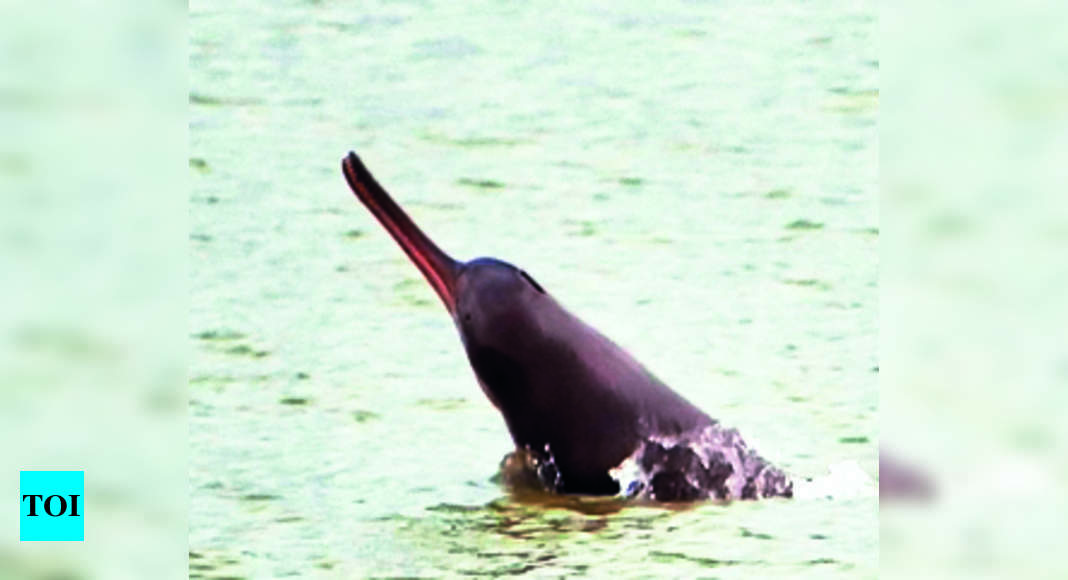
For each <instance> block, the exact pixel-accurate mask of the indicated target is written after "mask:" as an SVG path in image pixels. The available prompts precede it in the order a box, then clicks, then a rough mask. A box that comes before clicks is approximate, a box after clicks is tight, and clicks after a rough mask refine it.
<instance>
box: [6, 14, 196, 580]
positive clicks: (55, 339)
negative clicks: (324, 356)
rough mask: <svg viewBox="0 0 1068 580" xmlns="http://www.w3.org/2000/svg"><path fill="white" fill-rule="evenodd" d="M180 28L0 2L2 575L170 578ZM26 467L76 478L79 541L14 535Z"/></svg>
mask: <svg viewBox="0 0 1068 580" xmlns="http://www.w3.org/2000/svg"><path fill="white" fill-rule="evenodd" d="M185 21H186V18H185V11H184V6H181V5H177V4H175V3H173V2H166V3H159V2H138V3H133V2H118V3H116V2H100V3H91V4H90V3H84V2H45V3H40V4H24V3H18V2H2V3H0V23H2V24H0V30H2V33H0V194H2V195H0V280H2V282H0V440H2V441H3V444H2V446H0V459H2V461H0V470H2V473H0V486H2V490H3V493H2V494H0V495H3V497H5V498H8V501H9V502H10V503H8V504H6V505H5V507H4V510H3V512H4V514H5V516H4V521H3V522H2V523H0V577H4V578H153V577H163V576H168V575H169V576H171V577H176V576H180V575H183V574H184V573H185V561H186V555H185V550H184V546H185V543H186V538H187V527H186V512H187V502H186V473H187V468H186V461H185V458H186V438H187V432H186V421H185V414H186V395H185V376H186V365H187V364H188V357H187V355H186V341H185V336H184V335H185V334H186V332H185V322H186V320H187V312H188V305H189V301H188V294H187V289H188V285H187V279H188V278H187V272H186V269H185V264H186V255H187V249H186V243H187V240H188V220H187V217H186V216H187V210H186V201H185V200H186V195H187V194H186V179H187V178H186V171H187V167H186V161H185V158H186V154H185V150H186V108H185V107H186V93H187V92H188V91H187V88H186V78H185V61H186V58H185V48H184V46H185ZM32 469H42V470H80V471H85V499H86V503H85V505H84V508H85V509H84V513H85V538H86V541H85V542H84V543H20V542H19V541H18V538H19V530H18V523H17V512H16V511H15V500H16V498H17V497H18V485H19V471H20V470H32ZM161 574H162V576H161Z"/></svg>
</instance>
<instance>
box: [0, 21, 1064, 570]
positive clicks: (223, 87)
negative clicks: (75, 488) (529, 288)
mask: <svg viewBox="0 0 1068 580" xmlns="http://www.w3.org/2000/svg"><path fill="white" fill-rule="evenodd" d="M185 8H186V7H185V6H181V5H175V4H173V3H136V4H135V3H129V2H105V3H97V4H94V5H93V6H87V5H82V4H76V3H69V2H52V3H47V4H41V5H27V4H15V3H13V2H5V3H3V4H0V22H3V24H2V25H0V26H2V27H3V32H4V33H3V35H0V194H2V196H0V200H2V201H0V264H2V266H0V267H2V269H0V272H3V281H4V284H2V285H0V288H2V292H3V294H2V300H0V304H2V305H3V306H2V308H0V313H2V314H0V361H2V363H0V389H2V397H3V404H2V405H0V413H2V417H3V419H2V421H0V430H2V433H3V437H4V439H3V440H4V441H5V445H4V446H3V452H2V455H0V456H2V458H3V468H4V469H5V473H6V474H7V475H6V476H4V477H0V482H4V483H3V485H5V486H7V487H5V489H8V490H9V491H8V492H7V493H6V495H7V496H8V497H9V498H14V497H15V496H16V488H17V481H18V480H17V472H18V471H19V470H20V469H34V468H36V469H41V468H46V469H47V468H53V469H84V470H85V471H86V496H87V498H86V500H87V507H86V514H87V515H86V537H87V540H88V541H87V542H85V543H84V544H49V543H42V544H28V543H18V541H17V524H15V523H14V522H15V517H14V507H13V505H12V506H11V509H10V511H9V512H8V513H9V514H10V515H11V517H10V518H9V522H8V524H6V525H3V526H0V538H2V545H0V572H2V575H4V576H6V577H15V578H22V577H25V578H61V577H62V578H143V577H146V576H147V577H170V576H173V577H180V576H184V575H186V574H187V573H188V574H189V575H190V576H196V577H220V576H239V577H275V576H280V575H283V574H293V573H296V574H299V575H310V576H315V575H320V576H350V577H351V576H367V575H372V574H407V575H442V574H452V573H462V572H465V571H467V572H475V571H481V572H490V573H497V574H501V575H507V574H516V573H524V572H526V573H543V574H545V573H558V574H580V573H586V574H589V575H603V574H606V573H615V574H628V575H633V574H640V573H644V574H648V575H665V574H667V575H670V574H672V573H675V574H682V575H701V574H706V575H707V574H714V575H716V576H753V575H757V576H797V575H809V576H813V577H821V578H822V577H827V576H850V577H853V576H859V577H870V576H874V575H876V574H880V575H883V576H892V575H900V576H916V575H923V576H928V577H946V576H966V577H972V576H978V575H983V576H997V575H999V574H1011V575H1013V576H1029V577H1058V576H1060V575H1063V572H1064V567H1065V566H1064V564H1063V563H1061V561H1060V559H1059V558H1058V557H1057V551H1056V549H1055V548H1056V547H1057V545H1058V544H1059V541H1058V540H1059V534H1058V533H1057V532H1058V531H1059V530H1060V529H1061V527H1062V524H1061V522H1062V521H1063V520H1064V517H1065V513H1064V512H1065V510H1064V482H1065V476H1066V465H1065V458H1066V457H1068V454H1065V450H1064V444H1065V431H1064V426H1063V423H1062V422H1061V421H1059V415H1060V413H1061V410H1062V409H1064V403H1065V396H1066V395H1065V392H1066V391H1065V388H1064V387H1065V386H1066V385H1065V383H1066V382H1068V358H1066V357H1068V355H1066V353H1065V346H1064V345H1065V344H1068V341H1066V340H1065V338H1066V337H1065V332H1066V331H1065V328H1066V324H1065V323H1066V322H1068V320H1066V310H1065V307H1064V300H1063V298H1062V297H1061V295H1062V294H1063V291H1062V289H1061V287H1062V286H1063V281H1064V280H1065V274H1066V270H1068V267H1066V261H1065V258H1064V255H1065V252H1064V246H1065V244H1066V242H1068V223H1066V221H1068V220H1066V219H1065V216H1066V210H1065V206H1064V202H1063V200H1062V199H1061V196H1062V194H1063V192H1062V190H1063V186H1064V183H1065V179H1064V177H1065V175H1064V171H1065V170H1064V167H1065V164H1064V163H1063V151H1064V143H1063V140H1064V138H1065V137H1064V136H1065V135H1066V134H1068V133H1066V132H1065V130H1064V129H1065V103H1066V100H1065V95H1066V94H1068V93H1066V87H1065V84H1064V83H1065V78H1066V77H1065V75H1064V74H1063V72H1064V70H1063V69H1064V63H1065V62H1066V59H1065V57H1066V54H1065V47H1064V43H1063V42H1059V41H1057V38H1059V35H1058V34H1057V32H1058V31H1059V28H1058V27H1057V24H1058V23H1059V22H1063V18H1064V14H1063V10H1052V7H1051V6H1049V5H1047V4H1045V3H1024V4H1022V5H1014V6H1013V7H1011V8H1009V7H999V6H996V5H995V4H994V3H979V4H975V3H968V4H967V5H964V4H963V3H950V4H945V5H942V6H941V7H932V6H930V5H928V4H926V3H924V4H922V5H921V4H920V3H915V2H905V3H893V4H892V5H889V4H888V5H884V6H883V7H882V8H883V9H882V10H881V11H880V10H878V8H879V7H877V6H875V5H873V4H871V3H853V4H847V5H844V6H843V5H838V4H835V5H830V4H826V5H821V4H816V5H812V4H809V3H795V2H765V3H755V4H754V3H740V2H739V3H734V2H728V3H700V2H679V3H670V4H669V5H666V6H663V7H660V6H658V7H657V9H656V10H655V11H652V10H650V9H645V8H643V7H641V6H638V5H635V6H627V5H620V4H603V5H591V6H588V7H586V8H584V9H582V10H577V9H573V8H570V7H567V8H565V7H563V6H557V5H553V6H540V7H538V8H537V9H535V8H532V7H526V6H522V5H515V4H510V3H496V2H495V3H479V4H477V5H472V6H469V7H465V8H464V9H462V10H461V9H460V8H452V7H449V6H447V5H438V4H434V3H404V2H400V3H397V2H385V3H377V2H376V3H362V4H341V3H334V2H328V1H324V2H306V3H300V2H288V3H279V4H272V5H270V6H263V5H257V4H254V3H241V2H238V3H227V4H225V5H223V6H219V5H212V4H209V3H204V2H194V3H193V4H192V5H191V6H189V7H188V13H186V11H185ZM876 39H878V40H876ZM187 54H188V69H187V68H186V67H187V62H186V56H187ZM884 94H885V95H889V96H888V98H887V99H886V100H885V102H884V100H883V95H884ZM876 119H878V126H877V128H876ZM187 129H188V132H187ZM876 131H878V133H877V132H876ZM187 139H188V143H187V141H186V140H187ZM348 149H355V150H356V151H357V152H359V153H360V154H361V155H362V156H363V157H364V159H365V161H366V162H367V163H368V165H369V167H370V168H371V170H372V171H374V172H375V173H376V175H377V176H378V177H379V179H380V180H381V181H382V182H383V183H384V184H385V185H386V187H387V188H389V189H390V190H391V191H392V192H393V193H394V195H396V196H397V198H398V199H399V200H401V201H402V202H403V203H405V205H406V207H407V208H408V209H409V210H410V212H411V213H412V214H413V216H414V217H415V218H416V219H417V220H418V221H420V222H421V224H422V225H423V226H424V227H425V228H426V229H427V230H428V231H429V232H430V233H431V234H432V235H434V236H435V237H436V238H437V239H438V241H439V242H440V243H441V245H443V246H444V247H445V248H446V249H448V250H450V251H451V252H452V253H454V254H455V255H457V256H458V257H462V258H463V257H471V256H474V255H480V254H490V255H495V256H498V257H501V258H504V259H508V260H510V261H513V262H515V263H518V264H521V265H523V266H524V267H525V268H527V269H528V270H529V271H531V272H532V274H533V275H534V276H535V277H536V278H537V279H538V280H539V282H541V283H542V285H543V286H545V287H546V288H548V289H549V290H550V291H551V292H553V293H554V294H555V295H556V296H558V297H559V298H560V299H561V300H562V301H563V302H564V303H565V304H567V305H568V306H569V307H571V308H572V309H573V310H574V311H575V312H576V313H578V314H579V315H581V316H583V317H584V318H585V319H586V320H588V321H589V322H591V323H593V324H594V325H595V326H597V327H598V328H600V329H601V330H602V331H604V332H605V333H606V334H608V335H609V336H611V337H613V338H614V339H616V340H617V341H619V342H620V343H621V344H623V345H624V346H625V347H626V348H628V349H629V350H631V352H632V353H634V354H635V355H636V356H637V357H638V358H639V359H640V360H642V361H643V362H644V363H646V364H647V365H648V366H649V367H650V368H651V369H653V370H654V371H655V372H656V373H658V374H659V375H660V376H661V378H663V379H664V380H665V381H666V382H668V383H669V384H671V385H672V386H673V387H674V388H676V389H677V390H679V391H680V392H683V393H684V394H686V395H687V396H688V397H690V398H691V399H693V400H694V401H695V402H698V403H699V404H700V405H701V406H702V407H704V408H705V409H707V410H708V411H709V412H710V413H711V414H712V415H713V416H716V417H718V418H720V419H721V420H723V421H724V422H726V423H728V424H731V425H734V426H737V427H739V428H740V429H741V431H742V433H743V435H745V436H746V438H747V439H748V440H750V442H751V443H752V444H753V445H754V446H755V447H756V448H757V449H758V450H760V451H761V453H762V454H763V455H765V456H766V457H768V458H769V459H771V460H773V461H775V462H776V463H778V464H780V465H782V466H783V467H786V468H787V469H788V470H789V471H791V472H792V473H794V474H797V475H798V476H799V477H810V476H818V475H820V474H821V473H823V472H825V471H826V468H827V466H828V465H829V464H834V463H836V462H841V461H845V462H855V463H856V464H857V465H859V466H860V468H861V469H862V470H864V471H866V472H868V473H870V474H872V475H873V476H874V475H878V461H877V453H878V447H879V445H881V446H882V448H883V450H884V451H885V452H889V453H892V454H893V456H894V457H895V458H896V459H897V460H898V461H899V462H900V463H901V464H903V465H905V466H907V468H908V469H909V470H910V471H911V472H913V473H914V474H917V476H918V477H921V478H922V479H923V480H924V481H925V482H926V483H927V484H928V485H929V488H930V489H931V490H932V493H931V494H930V495H929V496H928V497H927V498H917V499H898V500H897V501H891V500H886V501H884V502H883V505H882V507H881V511H880V512H879V515H880V516H881V525H880V526H879V527H878V528H876V527H875V522H874V517H875V513H876V510H877V509H878V506H877V505H876V504H875V503H874V500H872V499H870V498H863V497H861V498H853V499H849V500H838V499H835V500H810V501H797V502H792V503H767V504H735V505H732V506H729V507H721V506H703V507H701V508H699V509H696V510H691V511H688V512H682V513H668V512H660V511H653V510H642V509H636V510H628V511H625V512H623V513H622V514H617V515H614V516H596V515H586V514H581V513H574V512H569V511H562V510H546V509H542V508H535V507H532V506H524V505H521V504H516V503H514V502H512V501H510V500H509V498H507V496H506V495H505V494H504V493H503V490H501V488H499V487H498V486H497V485H496V484H494V483H493V482H492V481H490V480H489V478H490V477H491V476H492V475H493V474H494V473H495V471H496V461H497V460H498V459H499V458H500V456H501V455H503V454H504V452H506V451H507V450H508V447H509V440H508V438H507V433H506V432H505V430H504V428H503V424H502V423H501V421H500V418H499V416H498V415H497V414H496V413H495V411H494V410H493V409H492V408H491V407H490V406H489V405H488V403H486V402H485V401H484V400H483V398H482V396H481V393H480V392H479V391H478V389H477V386H476V385H475V383H474V381H473V378H472V377H471V375H470V371H469V370H468V368H467V367H466V363H465V362H464V360H463V357H462V352H461V350H460V347H459V343H458V341H457V340H456V338H455V335H454V334H452V333H454V330H453V329H452V328H451V325H450V324H449V321H448V319H447V317H446V316H445V314H444V313H443V311H442V309H441V308H440V306H438V304H437V303H436V299H435V298H434V296H433V294H432V292H431V291H430V290H429V288H428V287H427V286H426V285H425V282H423V281H422V280H421V279H419V278H418V273H417V272H416V271H415V269H414V267H412V266H411V265H410V264H408V263H407V262H406V261H405V259H404V257H403V255H402V254H401V253H400V252H399V250H397V249H396V248H395V247H394V246H393V244H392V242H391V241H390V240H389V239H388V238H387V237H386V235H385V234H384V233H383V232H381V231H380V229H379V228H378V226H377V224H376V223H374V222H373V221H372V219H371V218H370V216H368V215H366V213H365V212H364V210H363V209H362V208H360V207H359V206H357V205H356V204H355V202H354V201H353V200H352V199H351V197H350V194H349V193H348V192H347V190H346V189H345V186H344V183H343V181H342V179H341V177H340V173H339V171H338V161H339V159H340V157H341V156H342V155H343V154H344V153H345V152H346V151H347V150H348ZM876 156H878V157H876ZM877 179H879V180H880V182H877V181H876V180H877ZM876 183H878V184H879V185H878V187H880V189H881V197H880V198H876V197H875V195H876V193H875V192H876V189H875V188H876V187H877V185H876ZM880 222H886V223H885V224H884V223H880ZM694 305H698V307H695V306H694ZM877 309H878V310H877ZM876 329H878V331H877V330H876ZM876 337H878V338H876ZM876 386H879V387H880V388H881V390H880V391H879V392H878V393H876V391H875V388H876ZM876 409H878V413H879V414H878V423H876V414H875V413H876ZM187 411H188V431H187ZM13 501H14V500H13V499H12V503H13ZM187 525H188V527H187ZM880 546H881V553H879V554H876V553H875V550H880ZM187 562H188V566H189V567H188V569H187ZM876 563H878V565H879V566H880V567H881V569H880V570H876V569H875V565H876ZM713 568H714V570H713ZM187 570H188V572H187Z"/></svg>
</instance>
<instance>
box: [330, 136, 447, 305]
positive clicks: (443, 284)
mask: <svg viewBox="0 0 1068 580" xmlns="http://www.w3.org/2000/svg"><path fill="white" fill-rule="evenodd" d="M341 170H342V171H343V172H344V173H345V180H346V181H348V182H349V187H351V188H352V191H353V193H355V194H356V197H358V198H360V201H362V202H363V204H364V205H365V206H367V209H368V210H370V211H371V213H372V214H374V216H375V218H377V219H378V221H379V222H381V223H382V226H383V227H385V228H386V231H388V232H389V235H391V236H393V239H394V240H397V243H398V244H400V247H401V249H402V250H404V253H405V254H408V257H409V258H411V260H412V262H414V263H415V265H416V267H418V268H419V271H420V272H422V273H423V276H425V277H426V280H427V282H429V283H430V285H431V286H432V287H433V288H434V291H435V292H437V293H438V296H440V297H441V301H442V302H444V303H445V308H446V309H448V311H449V314H452V313H453V312H455V310H456V278H457V276H459V274H460V268H461V264H460V263H459V262H457V261H456V260H453V259H452V258H451V257H449V255H448V254H446V253H445V252H443V251H441V250H440V249H439V248H438V247H437V246H436V245H435V244H434V242H432V241H430V238H428V237H427V236H426V234H424V233H423V232H422V230H420V229H419V227H418V226H416V225H415V223H414V222H413V221H412V219H411V218H409V217H408V214H406V213H404V210H402V209H401V208H400V206H399V205H397V202H395V201H393V198H391V197H390V196H389V194H388V193H386V190H385V189H382V186H381V185H378V182H377V181H375V178H374V177H372V176H371V172H370V171H367V168H366V167H364V164H363V162H362V161H360V158H359V157H357V156H356V154H355V153H353V152H351V151H350V152H349V154H348V156H347V157H345V159H343V160H342V161H341Z"/></svg>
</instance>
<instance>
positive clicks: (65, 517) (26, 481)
mask: <svg viewBox="0 0 1068 580" xmlns="http://www.w3.org/2000/svg"><path fill="white" fill-rule="evenodd" d="M19 500H20V505H21V507H20V509H19V514H20V515H19V539H20V540H21V541H23V542H49V541H53V542H56V541H58V542H81V541H84V540H85V472H84V471H20V472H19Z"/></svg>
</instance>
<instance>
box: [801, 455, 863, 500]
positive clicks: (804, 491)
mask: <svg viewBox="0 0 1068 580" xmlns="http://www.w3.org/2000/svg"><path fill="white" fill-rule="evenodd" d="M878 494H879V486H878V485H877V484H876V483H875V480H874V479H872V477H871V476H870V475H868V474H867V473H866V472H865V471H864V470H863V469H861V468H860V465H858V464H857V462H856V461H842V462H839V463H833V464H831V465H830V466H829V467H828V468H827V474H826V475H821V476H817V477H814V478H812V479H809V480H795V481H794V497H795V498H797V499H853V498H858V497H873V496H876V495H878Z"/></svg>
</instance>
